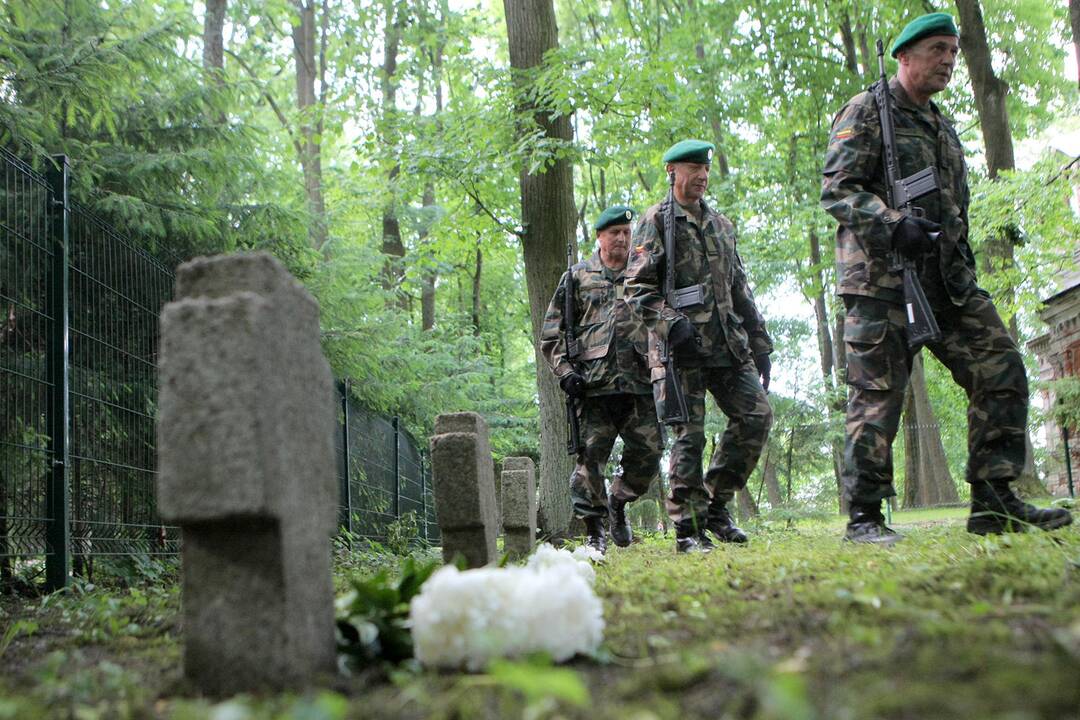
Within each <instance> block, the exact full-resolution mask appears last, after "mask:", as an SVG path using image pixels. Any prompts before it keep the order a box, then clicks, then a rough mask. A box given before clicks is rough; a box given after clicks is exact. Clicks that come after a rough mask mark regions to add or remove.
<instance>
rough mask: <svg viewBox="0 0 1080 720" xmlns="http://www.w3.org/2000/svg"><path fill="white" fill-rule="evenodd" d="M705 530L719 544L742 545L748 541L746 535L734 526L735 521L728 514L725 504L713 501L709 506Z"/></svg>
mask: <svg viewBox="0 0 1080 720" xmlns="http://www.w3.org/2000/svg"><path fill="white" fill-rule="evenodd" d="M705 529H706V530H708V531H709V532H711V533H712V534H713V535H715V536H716V539H717V540H719V541H720V542H724V543H744V542H746V541H747V540H748V538H747V537H746V533H745V532H743V530H742V529H741V528H739V527H737V526H736V525H735V520H734V519H732V517H731V513H729V512H728V509H727V503H723V502H715V501H714V502H713V503H712V504H710V505H709V519H708V520H707V521H706V523H705ZM709 544H710V545H711V544H712V543H709Z"/></svg>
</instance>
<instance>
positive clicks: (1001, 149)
mask: <svg viewBox="0 0 1080 720" xmlns="http://www.w3.org/2000/svg"><path fill="white" fill-rule="evenodd" d="M1076 2H1077V0H1070V8H1069V11H1070V17H1074V16H1073V15H1072V13H1073V10H1074V8H1073V5H1075V4H1076ZM956 9H957V10H958V11H959V14H960V48H961V50H963V52H964V59H965V61H966V62H967V66H968V73H969V74H970V75H971V86H972V90H973V91H974V93H975V107H976V109H977V110H978V114H979V127H980V129H981V130H982V135H983V147H984V149H985V150H986V170H987V174H989V176H990V179H991V180H996V179H997V177H998V174H999V173H1000V172H1001V171H1003V170H1014V169H1015V168H1016V161H1015V158H1014V155H1013V141H1012V130H1011V129H1010V128H1009V113H1008V108H1007V106H1006V103H1005V100H1006V96H1007V95H1008V92H1009V86H1008V84H1007V83H1006V82H1005V81H1004V80H1002V79H1001V78H999V77H998V76H997V75H996V74H995V73H994V66H993V64H992V62H991V53H990V45H989V43H988V42H987V39H986V25H985V24H984V22H983V15H982V7H981V6H980V5H979V0H956ZM1076 12H1078V13H1080V10H1077V11H1076ZM1074 27H1075V24H1074ZM1074 37H1075V35H1074ZM1018 237H1019V233H1018V232H1015V231H1011V229H1010V228H1006V231H1005V232H1004V233H1003V235H1002V236H1001V237H997V238H988V239H987V241H986V245H985V250H984V262H983V268H982V270H983V272H993V271H994V270H995V269H999V270H1002V271H1007V270H1009V269H1011V268H1012V267H1013V266H1014V265H1015V260H1014V247H1015V242H1016V239H1017V238H1018ZM1012 292H1013V289H1009V290H1008V291H1007V293H1006V294H1008V295H1011V294H1012ZM996 299H997V300H1002V299H1004V298H1002V297H1001V296H999V297H998V298H996ZM1008 326H1009V333H1010V334H1011V335H1012V337H1013V340H1019V336H1020V333H1019V328H1018V327H1017V324H1016V316H1015V315H1013V316H1012V317H1010V318H1009V320H1008ZM1025 445H1026V447H1027V457H1026V460H1025V462H1024V471H1023V472H1022V473H1021V475H1020V477H1019V478H1018V479H1017V483H1016V488H1017V490H1019V491H1020V492H1021V494H1025V495H1028V496H1031V495H1044V494H1046V488H1044V487H1043V485H1042V483H1041V482H1040V481H1039V478H1038V477H1037V476H1036V475H1035V464H1034V460H1033V449H1032V446H1031V437H1030V435H1028V436H1027V437H1026V439H1025Z"/></svg>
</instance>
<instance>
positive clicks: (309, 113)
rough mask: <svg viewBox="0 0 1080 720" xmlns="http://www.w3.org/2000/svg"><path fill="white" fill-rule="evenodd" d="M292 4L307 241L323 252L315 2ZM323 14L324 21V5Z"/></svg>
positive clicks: (324, 219)
mask: <svg viewBox="0 0 1080 720" xmlns="http://www.w3.org/2000/svg"><path fill="white" fill-rule="evenodd" d="M294 4H295V6H296V10H297V18H296V20H295V24H294V25H293V26H292V39H293V59H294V60H295V61H296V106H297V108H299V110H300V135H301V141H300V167H301V168H302V169H303V171H304V192H305V194H306V195H307V205H308V213H310V215H311V227H310V229H309V230H308V239H309V240H310V242H311V246H312V247H313V248H315V249H316V250H318V251H319V252H323V251H325V249H326V247H325V246H326V239H327V230H326V205H325V203H324V201H323V188H322V146H321V141H322V138H321V134H322V133H321V132H320V130H321V127H322V107H321V106H320V104H319V102H318V100H317V99H316V96H315V77H316V75H317V74H319V73H320V64H319V63H317V61H316V59H315V2H314V0H294ZM323 15H324V19H325V15H326V7H325V3H324V6H323ZM325 42H326V37H325V33H324V35H323V43H324V44H325ZM317 139H318V141H319V142H316V140H317Z"/></svg>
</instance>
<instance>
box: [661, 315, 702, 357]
mask: <svg viewBox="0 0 1080 720" xmlns="http://www.w3.org/2000/svg"><path fill="white" fill-rule="evenodd" d="M667 340H668V347H669V348H671V349H672V350H674V351H675V352H685V351H688V350H691V349H692V348H694V347H695V346H696V345H697V344H698V342H699V340H698V334H697V330H696V329H695V328H694V326H693V324H692V323H691V322H690V321H689V320H687V319H686V318H684V317H680V318H679V319H677V320H675V321H673V322H672V323H671V326H670V327H669V328H668V335H667Z"/></svg>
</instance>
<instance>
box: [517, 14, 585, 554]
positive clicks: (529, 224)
mask: <svg viewBox="0 0 1080 720" xmlns="http://www.w3.org/2000/svg"><path fill="white" fill-rule="evenodd" d="M503 9H504V11H505V13H506V33H507V39H508V41H509V50H510V66H511V68H512V69H513V71H516V72H514V73H513V74H514V81H515V84H516V85H517V89H518V91H519V93H518V94H517V97H516V100H515V102H516V109H517V111H518V113H519V114H520V115H523V116H528V117H530V118H531V120H532V122H534V123H535V124H536V125H538V126H539V127H540V128H541V129H542V130H543V132H544V135H545V136H546V137H548V138H550V139H554V140H556V141H561V142H566V143H569V142H570V141H571V139H572V138H571V133H570V118H569V117H567V116H565V115H563V116H553V115H552V114H551V113H550V112H549V111H547V110H546V109H544V108H542V107H537V106H536V105H535V104H534V101H532V100H530V99H529V98H528V96H527V95H526V93H525V92H524V91H525V90H526V89H527V87H528V82H529V81H528V75H527V72H522V71H528V70H529V69H531V68H535V67H536V66H538V65H540V64H541V63H542V62H543V56H544V53H545V52H547V51H548V50H552V49H554V48H557V47H558V44H559V35H558V28H557V27H556V24H555V7H554V5H553V1H552V0H503ZM519 120H520V121H521V122H523V123H526V127H524V128H522V130H524V131H527V129H528V127H529V124H528V121H527V120H526V118H524V117H522V118H520V119H519ZM519 181H520V185H521V225H522V228H523V231H522V235H521V245H522V254H523V256H524V260H525V282H526V285H527V287H528V292H529V316H530V319H531V320H532V337H533V350H534V352H535V355H536V376H537V385H538V388H539V399H540V483H539V485H540V495H539V499H540V502H539V513H540V515H541V516H542V518H543V521H544V530H545V532H546V533H547V534H549V535H562V534H565V533H566V531H567V529H568V528H569V526H570V515H571V512H570V486H569V483H568V482H567V478H568V477H569V476H570V471H571V470H572V467H573V466H572V463H571V461H570V458H569V457H568V456H567V454H566V417H565V410H564V402H563V397H562V393H561V392H560V390H559V386H558V384H557V383H556V382H555V377H554V375H552V373H551V371H550V370H549V369H548V366H547V362H546V361H545V360H544V358H543V356H542V355H541V354H540V344H539V337H540V330H541V327H542V325H543V322H544V313H545V311H546V310H547V305H548V302H550V300H551V297H552V295H554V294H555V287H556V286H557V285H558V283H559V277H560V276H561V275H562V272H563V259H564V257H565V256H564V252H565V249H566V245H567V243H572V242H573V241H574V219H575V217H576V215H577V213H576V212H575V210H576V208H575V206H574V185H573V168H572V167H571V165H570V161H569V159H567V158H565V157H564V158H560V159H558V160H556V161H555V162H554V163H552V164H551V165H549V166H548V167H547V169H546V171H545V172H543V173H542V174H537V175H533V174H529V173H528V172H527V171H526V170H525V169H524V168H523V169H522V171H521V175H520V178H519Z"/></svg>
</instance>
